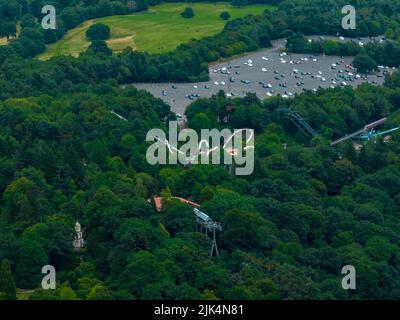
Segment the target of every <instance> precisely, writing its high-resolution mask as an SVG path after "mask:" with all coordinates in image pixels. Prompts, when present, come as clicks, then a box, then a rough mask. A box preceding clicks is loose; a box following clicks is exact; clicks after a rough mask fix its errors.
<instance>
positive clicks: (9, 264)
mask: <svg viewBox="0 0 400 320" xmlns="http://www.w3.org/2000/svg"><path fill="white" fill-rule="evenodd" d="M22 2H23V3H25V2H24V1H22ZM50 2H51V1H50ZM155 2H156V1H154V2H148V3H146V2H140V1H136V3H137V4H138V7H135V8H132V10H139V9H143V8H145V7H146V6H147V5H149V4H153V3H155ZM344 2H345V1H323V2H321V1H306V0H304V1H301V0H285V1H275V3H276V4H277V5H279V10H278V11H277V12H276V13H274V14H273V15H272V14H269V13H268V12H266V13H265V14H264V15H263V16H259V17H246V18H243V19H238V20H234V21H229V22H228V23H227V25H226V27H225V29H224V30H223V31H222V33H220V34H218V35H216V36H213V37H210V38H207V39H202V40H197V41H192V42H190V43H189V44H185V45H182V46H180V47H179V48H178V49H177V50H176V51H175V52H173V53H170V54H165V55H157V56H153V55H148V54H146V53H140V52H134V51H132V50H130V49H126V50H125V51H124V52H123V53H121V54H118V55H111V53H110V51H109V50H107V47H106V46H105V45H104V43H102V42H100V43H98V42H94V43H93V45H92V46H91V48H89V50H88V51H87V52H86V53H84V54H82V55H81V57H79V58H71V57H59V58H54V59H51V60H49V61H37V60H35V59H32V58H31V57H32V56H34V55H36V54H37V53H39V52H41V51H42V49H43V46H44V45H45V44H46V43H50V42H51V41H55V39H58V38H59V37H61V36H62V34H63V33H64V32H65V30H67V29H69V28H72V27H73V26H75V25H76V24H78V23H80V22H81V21H83V20H86V19H88V18H93V17H97V16H102V15H109V14H116V13H118V11H115V10H117V9H116V8H125V9H124V10H126V6H123V4H124V2H121V1H112V2H110V1H107V0H106V1H104V0H100V1H95V0H93V1H91V0H85V1H55V4H56V5H57V8H59V9H60V10H62V13H61V19H62V23H63V24H64V25H65V28H64V29H62V30H61V29H60V34H57V35H54V34H53V35H52V36H50V35H46V34H45V33H46V32H44V31H39V30H41V29H40V28H39V25H38V20H37V18H39V17H40V10H39V8H40V7H41V4H42V2H41V1H31V2H30V3H31V7H30V8H26V7H25V6H22V10H12V8H14V9H16V8H19V7H18V5H17V4H18V1H2V2H1V4H0V8H1V10H0V12H1V14H2V16H1V18H0V21H4V20H6V19H7V20H8V22H13V23H16V22H17V21H19V23H20V24H21V28H22V29H21V34H20V35H19V37H18V38H16V39H15V40H12V41H11V43H10V44H9V45H8V46H1V47H0V64H1V65H0V88H1V91H0V259H1V261H2V262H1V267H0V298H1V297H2V298H7V299H14V298H16V292H15V288H19V289H27V290H32V291H30V293H29V298H30V299H383V298H386V299H395V298H398V297H399V296H400V236H399V233H398V230H399V227H400V216H399V213H400V209H399V208H400V157H399V153H400V134H399V132H397V133H394V134H393V135H392V137H391V140H389V141H386V142H384V141H383V140H382V139H378V140H376V141H370V142H368V143H365V144H364V145H363V147H362V148H361V150H360V151H356V150H355V149H354V147H353V145H352V143H350V142H348V143H345V144H343V145H340V146H338V147H331V146H330V141H331V140H332V139H335V138H338V137H340V136H343V135H345V134H347V133H349V132H352V131H354V130H358V129H359V128H360V127H363V126H364V125H365V124H366V123H368V122H371V121H374V120H376V119H377V118H380V117H383V116H388V121H387V124H386V125H387V127H388V128H391V127H394V126H398V125H399V123H400V111H399V105H400V73H399V72H396V73H394V74H393V75H390V76H387V78H386V81H385V85H384V86H382V87H375V86H371V85H368V84H365V85H362V86H360V87H358V88H357V89H352V88H350V87H346V88H336V89H327V90H319V91H318V92H317V93H316V94H313V93H311V92H305V93H303V94H301V95H298V96H296V97H295V98H293V99H290V100H284V99H282V98H280V97H274V98H270V99H267V100H265V101H261V100H259V99H258V98H257V97H256V96H255V95H253V94H248V95H247V96H246V97H244V98H234V99H230V98H226V97H225V95H224V94H223V92H220V93H219V94H218V95H216V96H213V97H212V98H210V99H204V98H201V99H198V100H197V101H195V102H193V103H192V104H191V105H190V106H189V107H188V109H187V111H186V115H187V118H188V124H189V126H190V127H192V128H220V129H222V128H223V127H228V128H244V127H250V128H254V129H255V132H256V141H255V154H256V159H255V171H254V173H253V174H252V175H250V176H248V177H237V176H234V175H232V174H230V173H229V171H227V170H226V169H225V168H224V167H223V166H219V165H196V166H192V167H183V166H180V165H177V166H150V165H149V164H148V163H147V162H146V158H145V154H146V149H147V147H148V145H149V144H148V143H146V142H144V141H145V136H146V133H147V132H148V130H150V129H152V128H164V127H166V124H167V122H166V121H168V120H172V119H174V118H175V115H174V114H172V113H171V112H170V108H169V106H168V105H166V104H165V103H164V102H163V101H162V100H160V99H156V98H154V97H153V96H151V95H150V94H148V93H146V92H144V91H139V90H136V89H134V88H132V87H131V86H128V85H126V86H121V84H127V83H130V82H132V81H137V80H141V81H143V80H146V81H165V80H174V81H185V80H199V79H206V78H207V77H208V71H207V68H208V67H207V63H209V62H211V61H215V60H217V59H219V58H221V57H229V56H232V55H234V54H237V53H241V52H246V51H251V50H255V49H258V48H261V47H266V46H268V45H269V44H270V40H271V39H276V38H279V37H283V36H290V35H293V34H320V33H326V34H336V32H337V31H338V28H339V26H340V22H339V21H340V19H339V17H340V15H338V16H336V15H334V11H332V10H331V9H332V8H333V9H334V10H338V12H339V10H340V8H341V6H342V5H343V4H344ZM347 2H348V1H346V3H345V4H348V3H347ZM350 2H352V1H350ZM67 3H68V6H66V4H67ZM268 3H271V2H270V1H268ZM13 4H14V6H13ZM106 4H107V5H108V8H109V5H111V7H112V8H113V10H112V11H106V10H103V11H102V10H101V8H103V7H105V6H106ZM139 4H140V6H139ZM237 4H240V5H244V4H246V3H245V2H243V3H242V2H237ZM142 5H143V7H142ZM361 6H362V8H364V9H362V10H361V16H360V19H359V23H360V25H361V26H363V25H364V26H365V27H364V28H363V27H360V28H359V29H357V30H356V31H354V32H355V33H356V34H354V35H356V36H360V35H376V34H382V33H390V36H391V37H392V38H393V39H397V37H398V36H399V32H400V29H399V22H398V20H396V19H395V16H396V14H397V13H399V11H400V1H395V0H393V1H386V0H385V1H383V0H382V1H373V0H366V1H363V2H362V5H361ZM35 8H36V9H35ZM63 8H64V9H63ZM96 8H97V9H98V10H99V11H97V9H96ZM367 8H374V9H373V10H367ZM103 9H104V8H103ZM35 10H36V11H35ZM121 10H122V9H121ZM78 12H79V14H78ZM120 13H121V14H125V13H128V12H125V11H121V12H120ZM68 17H69V18H71V19H72V20H71V21H72V22H71V21H70V20H68ZM68 21H70V24H68ZM304 21H307V23H305V22H304ZM10 29H11V28H10ZM57 32H58V30H56V33H57ZM50 33H52V32H50ZM47 37H49V38H47ZM46 39H47V40H46ZM387 52H389V53H391V52H392V51H387ZM371 54H372V53H371ZM396 63H397V62H396ZM279 108H293V109H295V110H297V111H299V112H300V113H301V114H302V115H303V116H304V117H305V118H307V119H308V121H309V123H310V124H311V126H312V127H313V128H314V129H315V130H317V131H318V133H319V135H318V136H317V137H314V138H313V139H307V138H305V137H304V136H302V135H301V133H300V132H298V130H296V128H295V127H293V126H290V123H288V122H285V121H282V120H281V119H278V118H277V116H276V113H277V110H278V109H279ZM111 111H113V112H116V113H117V114H119V115H122V116H123V117H124V118H126V119H127V120H128V121H124V120H122V119H120V118H119V117H117V116H116V115H115V114H114V113H113V112H111ZM218 119H228V120H227V121H226V122H220V121H218ZM157 194H163V195H164V196H165V197H166V198H167V199H168V195H174V196H180V197H185V198H188V199H191V200H193V201H196V202H199V203H200V204H201V205H202V208H203V210H204V211H205V212H206V213H207V214H209V215H210V216H211V217H212V218H213V219H215V220H217V221H219V222H220V223H221V224H222V226H223V231H222V232H221V233H219V234H218V244H219V250H220V256H219V257H210V256H209V248H210V241H211V240H210V238H209V237H208V236H206V235H204V234H201V233H199V232H196V229H195V220H194V215H193V211H192V208H191V207H189V206H188V205H185V204H182V203H180V202H176V201H174V200H170V201H166V203H165V204H164V209H163V211H162V212H161V213H159V212H157V211H156V209H155V207H154V203H152V202H151V201H150V202H148V199H151V198H152V197H153V196H154V195H157ZM77 220H78V221H79V222H80V223H81V224H82V227H83V233H84V239H85V241H86V245H85V247H84V249H82V250H81V251H79V252H77V251H74V250H73V247H72V240H73V237H74V229H73V227H74V223H75V221H77ZM47 264H50V265H53V266H54V267H55V268H56V270H57V283H58V285H57V289H56V290H43V289H40V288H39V287H40V283H41V280H42V277H43V274H41V269H42V267H43V266H44V265H47ZM347 264H351V265H354V266H355V267H356V269H357V290H349V291H346V290H343V289H342V287H341V279H342V274H341V273H340V271H341V267H342V266H343V265H347Z"/></svg>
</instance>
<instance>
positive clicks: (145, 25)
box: [39, 3, 275, 59]
mask: <svg viewBox="0 0 400 320" xmlns="http://www.w3.org/2000/svg"><path fill="white" fill-rule="evenodd" d="M187 6H190V7H192V8H193V10H194V12H195V16H194V17H193V18H191V19H185V18H182V17H181V16H180V13H181V12H182V11H183V10H184V9H185V7H187ZM267 8H268V9H270V10H274V9H275V8H274V7H273V6H267V5H252V6H245V7H242V8H237V7H233V6H230V5H227V4H222V3H221V4H219V3H218V4H211V3H191V4H185V3H168V4H161V5H157V6H154V7H151V8H150V9H149V10H147V11H145V12H139V13H135V14H132V15H126V16H111V17H104V18H99V19H94V20H89V21H86V22H85V23H83V24H82V25H80V26H78V27H76V28H75V29H72V30H70V31H69V32H68V33H67V34H66V35H65V36H64V38H63V39H61V40H59V41H58V42H56V43H54V44H51V45H49V46H48V48H47V50H46V52H44V53H43V54H41V55H40V56H39V59H49V58H51V57H54V56H58V55H73V56H77V55H78V54H79V53H80V52H82V51H84V50H86V49H87V47H88V46H89V44H90V43H89V42H88V41H87V39H86V36H85V33H86V30H87V29H88V28H89V26H90V25H92V24H94V23H104V24H106V25H108V26H109V27H110V29H111V37H110V39H109V40H108V41H107V43H108V46H109V47H110V48H111V49H113V51H114V52H119V51H122V49H124V48H126V47H128V46H131V47H132V48H134V49H135V50H140V51H147V52H150V53H163V52H167V51H171V50H174V49H175V48H176V47H177V46H178V45H179V44H181V43H185V42H188V41H189V40H190V39H200V38H203V37H205V36H211V35H213V34H216V33H218V32H220V31H221V30H222V29H223V27H224V25H225V23H226V21H224V20H222V19H221V18H220V17H219V15H220V14H221V12H223V11H228V12H229V13H230V15H231V19H235V18H239V17H243V16H246V15H248V14H254V15H256V14H261V13H262V12H263V11H264V10H265V9H267Z"/></svg>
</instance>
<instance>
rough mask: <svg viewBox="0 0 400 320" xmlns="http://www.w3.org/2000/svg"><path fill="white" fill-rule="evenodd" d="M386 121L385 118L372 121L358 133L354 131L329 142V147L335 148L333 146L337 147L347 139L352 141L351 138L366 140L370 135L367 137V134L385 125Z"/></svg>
mask: <svg viewBox="0 0 400 320" xmlns="http://www.w3.org/2000/svg"><path fill="white" fill-rule="evenodd" d="M386 120H387V118H382V119H379V120H377V121H374V122H372V123H369V124H367V125H366V126H364V128H362V129H360V130H358V131H355V132H353V133H350V134H348V135H345V136H344V137H341V138H339V139H337V140H334V141H332V142H331V146H335V145H337V144H339V143H343V142H345V141H347V140H349V139H352V138H355V139H364V140H365V139H368V137H369V136H370V135H368V133H369V132H371V131H372V130H373V129H374V128H375V127H377V126H379V125H381V124H383V123H385V122H386ZM382 134H384V133H382Z"/></svg>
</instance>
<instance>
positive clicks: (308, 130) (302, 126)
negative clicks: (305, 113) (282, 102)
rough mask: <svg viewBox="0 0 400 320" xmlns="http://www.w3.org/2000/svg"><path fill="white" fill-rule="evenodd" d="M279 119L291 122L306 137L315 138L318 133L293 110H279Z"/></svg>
mask: <svg viewBox="0 0 400 320" xmlns="http://www.w3.org/2000/svg"><path fill="white" fill-rule="evenodd" d="M277 114H278V116H279V117H284V118H287V119H289V120H290V122H292V123H293V124H294V125H295V126H296V127H297V128H298V129H299V130H300V131H301V133H303V134H304V135H305V136H312V137H315V136H317V135H318V133H317V132H316V131H315V130H314V129H313V128H312V127H311V126H310V125H309V124H308V122H307V121H306V120H305V119H304V118H303V117H302V116H301V115H300V114H299V113H298V112H297V111H294V110H292V109H287V108H281V109H278V110H277Z"/></svg>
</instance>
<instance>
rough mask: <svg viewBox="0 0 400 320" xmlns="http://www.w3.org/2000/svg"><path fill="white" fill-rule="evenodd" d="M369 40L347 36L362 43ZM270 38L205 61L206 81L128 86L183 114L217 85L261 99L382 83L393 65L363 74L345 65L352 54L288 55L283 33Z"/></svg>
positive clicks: (215, 88)
mask: <svg viewBox="0 0 400 320" xmlns="http://www.w3.org/2000/svg"><path fill="white" fill-rule="evenodd" d="M313 38H314V39H315V38H318V37H313ZM326 38H328V37H326ZM330 38H333V37H330ZM335 40H339V41H349V40H350V39H341V40H340V39H339V38H335ZM370 40H371V39H357V40H353V41H357V42H362V43H366V42H367V41H370ZM374 41H382V40H380V39H374ZM272 44H273V47H272V48H269V49H264V50H261V51H258V52H254V53H250V54H247V55H245V56H242V57H240V58H235V59H232V60H230V61H226V62H223V63H222V62H221V63H216V64H213V65H211V66H210V68H209V69H210V80H209V81H207V82H197V83H135V84H134V86H135V87H137V88H139V89H145V90H147V91H149V92H150V93H152V94H153V95H154V96H156V97H159V98H162V99H163V100H164V101H165V102H166V103H168V104H169V105H170V106H171V109H172V111H174V112H175V113H180V114H184V112H185V109H186V107H187V106H188V105H189V104H190V103H191V102H193V101H194V100H195V99H198V98H199V97H210V96H211V95H213V94H216V93H217V92H218V91H219V90H224V91H225V93H226V95H227V96H239V97H241V96H244V95H245V94H246V93H247V92H254V93H256V94H257V96H258V97H259V98H261V99H265V98H267V97H269V96H274V95H277V94H280V95H282V96H283V97H284V98H290V97H292V96H294V95H295V94H298V93H301V92H303V91H304V90H313V91H316V90H318V88H328V87H332V88H333V87H336V86H346V85H351V86H357V85H359V84H361V83H363V82H370V83H373V84H377V85H378V84H382V83H383V81H384V74H385V73H387V72H391V71H393V70H389V69H388V68H381V69H380V72H379V73H377V74H374V75H368V76H364V75H361V74H357V71H356V70H354V69H353V67H352V66H351V62H352V60H353V58H352V57H343V58H342V57H335V56H324V55H320V56H314V55H307V54H291V55H288V54H286V53H285V52H284V47H285V39H280V40H276V41H273V42H272Z"/></svg>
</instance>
